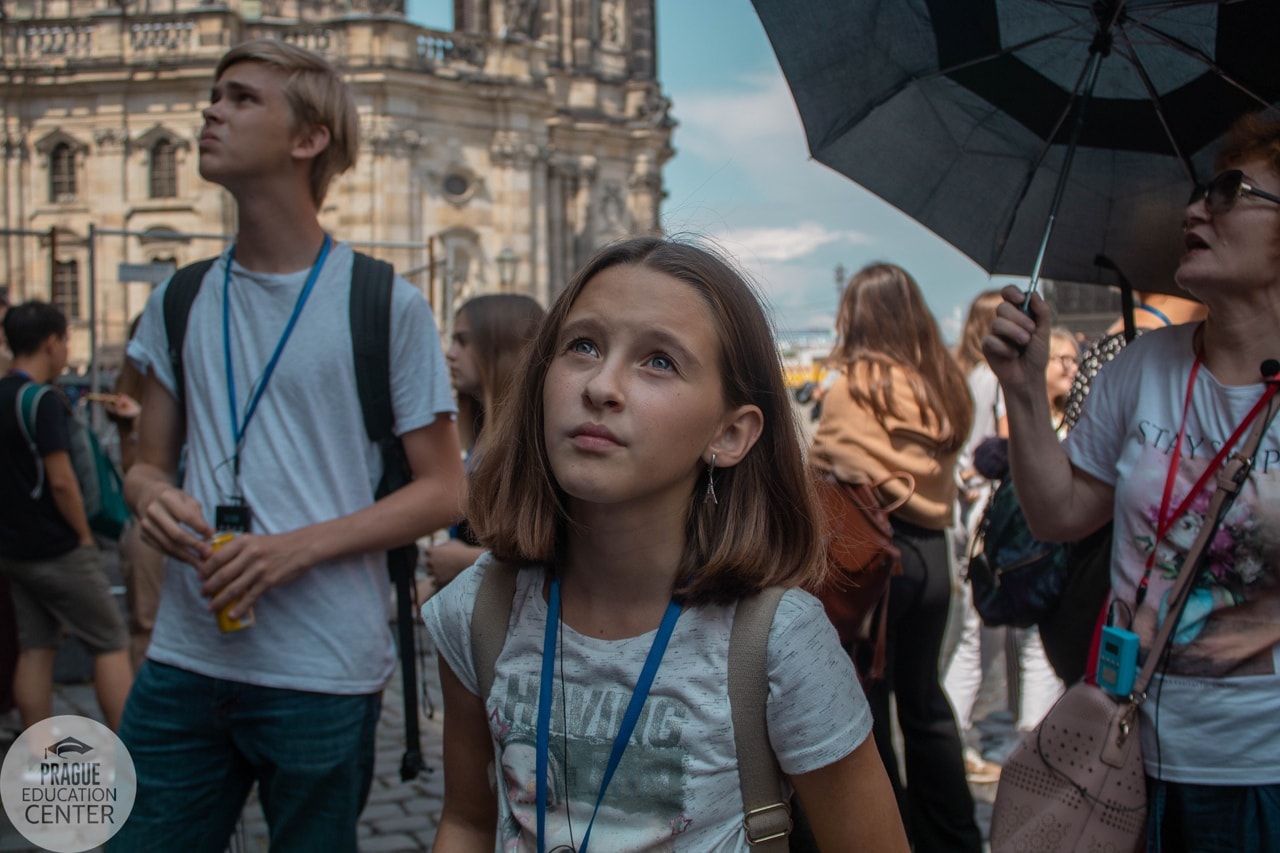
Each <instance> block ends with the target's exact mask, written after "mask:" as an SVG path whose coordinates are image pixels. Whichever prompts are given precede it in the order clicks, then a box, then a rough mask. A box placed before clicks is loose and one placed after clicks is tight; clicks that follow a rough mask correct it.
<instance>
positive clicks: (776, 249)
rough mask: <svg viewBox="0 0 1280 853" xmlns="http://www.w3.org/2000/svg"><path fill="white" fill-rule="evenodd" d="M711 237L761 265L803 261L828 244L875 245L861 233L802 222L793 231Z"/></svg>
mask: <svg viewBox="0 0 1280 853" xmlns="http://www.w3.org/2000/svg"><path fill="white" fill-rule="evenodd" d="M711 236H712V237H713V238H714V239H715V240H716V242H718V243H720V244H721V245H723V246H724V247H725V248H726V249H729V250H730V251H732V252H734V254H747V255H751V256H752V257H754V258H755V259H756V260H758V261H762V262H775V263H785V262H786V261H793V260H796V259H797V258H802V257H804V256H806V255H808V254H810V253H812V252H813V251H814V250H816V249H818V248H820V247H822V246H825V245H827V244H829V243H836V242H847V243H856V244H864V245H865V244H869V243H873V242H875V240H874V238H872V237H871V236H870V235H868V234H863V233H861V232H859V231H832V230H831V229H829V228H827V227H826V226H825V225H823V224H821V223H819V222H802V223H800V224H799V225H796V226H791V227H787V226H774V227H758V228H738V229H730V230H728V231H723V232H720V233H718V234H717V233H713V234H712V235H711Z"/></svg>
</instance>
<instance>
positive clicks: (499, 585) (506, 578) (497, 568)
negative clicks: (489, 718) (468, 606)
mask: <svg viewBox="0 0 1280 853" xmlns="http://www.w3.org/2000/svg"><path fill="white" fill-rule="evenodd" d="M519 571H520V570H519V569H518V568H516V567H515V566H513V565H511V564H510V563H504V562H501V561H498V560H493V561H492V562H490V563H489V565H488V566H486V567H485V570H484V576H483V577H481V578H480V589H479V590H477V591H476V601H475V605H474V607H473V608H472V611H471V659H472V661H473V662H474V664H475V668H476V683H477V684H478V685H479V686H480V699H481V701H485V700H487V699H488V698H489V692H490V691H491V690H492V689H493V678H494V667H495V666H496V665H497V663H498V655H500V654H502V647H503V646H504V645H506V642H507V627H508V626H509V625H510V624H511V607H512V604H513V600H514V599H515V595H516V575H517V574H518V573H519Z"/></svg>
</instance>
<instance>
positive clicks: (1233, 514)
mask: <svg viewBox="0 0 1280 853" xmlns="http://www.w3.org/2000/svg"><path fill="white" fill-rule="evenodd" d="M1194 331H1195V326H1194V325H1185V326H1175V327H1171V328H1167V329H1157V330H1155V331H1152V332H1148V333H1147V334H1145V335H1143V336H1142V337H1141V338H1139V339H1137V340H1136V341H1134V342H1133V343H1131V344H1130V345H1129V346H1127V347H1125V349H1124V350H1123V351H1122V352H1121V353H1120V354H1119V355H1118V356H1117V357H1116V359H1115V361H1113V362H1111V363H1110V364H1108V365H1106V366H1105V367H1104V368H1103V369H1102V371H1101V372H1100V373H1099V374H1098V375H1097V377H1096V378H1095V379H1094V382H1093V389H1092V391H1090V393H1089V396H1088V398H1087V399H1086V400H1085V404H1084V412H1083V416H1082V418H1081V420H1080V422H1079V423H1078V424H1077V425H1076V427H1075V429H1074V430H1072V432H1071V434H1070V435H1069V436H1067V439H1066V441H1065V446H1066V448H1067V452H1068V453H1069V455H1070V456H1071V461H1072V462H1073V463H1074V464H1075V465H1076V466H1078V467H1079V468H1081V469H1082V470H1084V471H1086V472H1088V473H1089V474H1092V475H1093V476H1095V477H1097V478H1098V479H1100V480H1102V481H1104V482H1106V483H1110V484H1112V485H1113V486H1114V487H1115V490H1116V509H1115V534H1114V539H1113V545H1112V572H1111V577H1112V587H1113V590H1114V595H1115V597H1116V598H1117V599H1118V600H1119V601H1123V602H1128V603H1129V604H1130V606H1132V604H1133V602H1134V601H1135V596H1136V593H1137V585H1138V583H1139V581H1140V580H1141V578H1142V575H1143V571H1144V568H1145V565H1146V558H1147V554H1148V553H1149V552H1150V550H1151V548H1152V542H1153V540H1154V538H1155V522H1156V516H1157V515H1158V513H1159V510H1160V501H1161V495H1162V494H1163V490H1164V482H1165V478H1166V476H1167V475H1168V471H1169V464H1170V459H1171V454H1172V450H1173V445H1174V442H1175V441H1176V439H1177V436H1178V429H1179V426H1180V424H1181V422H1182V416H1183V402H1184V400H1185V397H1186V389H1187V381H1188V379H1189V376H1190V372H1191V365H1192V363H1193V361H1194V358H1195V353H1194V351H1193V347H1192V336H1193V334H1194ZM1262 390H1263V386H1262V385H1261V383H1259V384H1254V385H1247V386H1242V387H1232V386H1226V385H1223V384H1222V383H1220V382H1219V381H1218V380H1217V379H1215V378H1214V376H1213V375H1212V374H1211V373H1210V372H1209V371H1208V369H1207V368H1204V367H1201V369H1200V373H1199V376H1198V377H1197V379H1196V383H1195V389H1194V392H1193V395H1192V399H1191V409H1190V411H1189V412H1188V414H1187V432H1186V439H1185V441H1184V443H1183V448H1182V453H1181V461H1180V463H1179V465H1178V472H1177V480H1176V485H1175V487H1174V490H1173V497H1172V501H1171V506H1170V511H1172V508H1173V507H1176V506H1177V505H1178V503H1180V502H1181V500H1182V498H1183V497H1184V496H1185V495H1186V494H1187V492H1188V491H1189V490H1190V488H1191V486H1192V485H1193V484H1194V482H1195V481H1196V479H1197V478H1198V477H1199V476H1200V474H1201V473H1202V472H1203V471H1204V470H1205V469H1206V468H1207V467H1208V465H1209V462H1210V460H1211V459H1212V458H1213V455H1214V453H1215V452H1216V451H1217V449H1218V448H1219V447H1221V446H1222V444H1223V442H1225V441H1226V439H1227V438H1228V437H1229V436H1230V435H1231V433H1232V431H1233V430H1234V429H1235V427H1236V426H1237V425H1238V424H1239V423H1240V422H1241V421H1242V420H1243V419H1244V417H1245V415H1246V414H1247V413H1248V411H1249V409H1250V408H1252V406H1253V405H1254V403H1255V402H1257V400H1258V398H1259V397H1260V396H1261V394H1262ZM1256 458H1257V466H1256V467H1255V468H1254V471H1253V473H1252V475H1251V476H1250V477H1249V480H1248V482H1247V483H1246V484H1245V486H1244V488H1243V489H1242V490H1241V492H1240V495H1239V497H1238V498H1237V499H1236V502H1235V504H1234V506H1233V507H1232V508H1231V511H1230V512H1229V513H1228V514H1227V516H1226V518H1225V520H1224V522H1223V524H1222V527H1221V530H1220V531H1219V533H1218V534H1217V535H1216V536H1215V537H1214V540H1213V541H1212V542H1211V543H1210V547H1209V549H1208V555H1207V557H1206V562H1205V564H1204V565H1203V566H1202V570H1201V579H1200V581H1199V583H1198V584H1197V587H1196V588H1195V589H1194V590H1193V592H1192V596H1191V599H1190V601H1189V603H1188V604H1187V608H1186V610H1185V611H1184V613H1183V616H1182V620H1181V621H1180V623H1179V629H1178V631H1177V632H1176V633H1175V634H1174V638H1173V641H1172V652H1171V655H1170V658H1169V664H1168V668H1167V672H1166V674H1165V676H1164V678H1163V679H1161V678H1160V676H1159V671H1157V676H1156V678H1155V680H1153V682H1152V686H1151V688H1150V689H1149V690H1148V699H1147V701H1146V703H1144V705H1143V706H1142V707H1143V714H1144V719H1143V724H1144V725H1143V729H1142V734H1143V758H1144V759H1145V761H1146V765H1147V772H1148V773H1149V774H1151V775H1152V776H1157V777H1159V778H1162V779H1167V780H1170V781H1174V782H1192V783H1200V784H1207V785H1251V784H1252V785H1259V784H1272V783H1276V782H1280V675H1278V674H1277V673H1280V667H1278V666H1277V664H1278V663H1280V571H1278V570H1277V567H1278V566H1280V423H1276V422H1273V423H1272V424H1271V427H1270V429H1269V430H1268V431H1267V433H1266V435H1264V436H1263V440H1262V444H1261V446H1260V447H1259V450H1258V454H1257V457H1256ZM1215 486H1216V483H1215V482H1214V481H1210V484H1209V485H1208V486H1207V487H1206V488H1205V490H1204V491H1203V493H1202V494H1201V495H1200V496H1199V497H1198V498H1196V499H1195V501H1194V502H1193V503H1192V505H1191V507H1190V509H1189V510H1188V512H1187V514H1186V515H1185V516H1184V518H1183V519H1182V520H1181V521H1179V522H1178V523H1176V524H1175V525H1174V527H1173V528H1172V530H1171V532H1170V534H1169V535H1168V536H1167V537H1166V539H1165V541H1164V542H1163V543H1161V544H1159V545H1157V546H1156V561H1155V566H1154V568H1153V570H1152V576H1151V582H1150V583H1151V586H1150V589H1149V591H1148V593H1147V597H1146V601H1145V603H1144V604H1143V605H1142V607H1141V608H1140V609H1139V610H1138V612H1137V613H1136V614H1135V619H1134V627H1133V630H1134V631H1136V632H1137V633H1138V635H1139V636H1140V637H1141V640H1142V647H1143V650H1144V653H1145V650H1146V649H1147V648H1148V647H1149V646H1150V644H1151V642H1152V641H1153V640H1154V639H1155V632H1156V629H1157V626H1158V621H1157V620H1158V618H1163V610H1162V605H1163V603H1164V601H1165V599H1166V596H1167V594H1168V592H1169V589H1170V587H1171V586H1172V584H1173V581H1174V579H1175V578H1176V577H1177V572H1178V569H1179V568H1180V567H1181V565H1182V559H1183V557H1184V556H1185V554H1186V549H1187V548H1188V547H1190V545H1191V543H1192V541H1193V540H1194V538H1195V535H1196V533H1197V532H1198V531H1199V529H1200V526H1201V524H1202V523H1203V522H1204V515H1203V514H1204V513H1205V512H1206V510H1207V508H1208V505H1209V500H1210V497H1211V496H1212V494H1213V489H1214V487H1215ZM1157 736H1158V741H1157Z"/></svg>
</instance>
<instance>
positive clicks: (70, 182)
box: [49, 142, 76, 202]
mask: <svg viewBox="0 0 1280 853" xmlns="http://www.w3.org/2000/svg"><path fill="white" fill-rule="evenodd" d="M75 196H76V152H75V149H74V148H72V147H71V146H70V145H68V144H67V143H65V142H59V143H58V144H57V145H55V146H53V150H52V151H50V152H49V201H52V202H59V201H67V200H69V199H73V198H75Z"/></svg>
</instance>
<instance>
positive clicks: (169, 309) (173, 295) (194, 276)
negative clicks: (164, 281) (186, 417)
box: [163, 258, 229, 414]
mask: <svg viewBox="0 0 1280 853" xmlns="http://www.w3.org/2000/svg"><path fill="white" fill-rule="evenodd" d="M215 260H217V259H216V258H205V259H204V260H202V261H196V262H195V263H193V264H188V265H187V266H185V267H183V268H182V269H180V270H178V271H177V272H175V273H174V274H173V275H172V276H170V277H169V286H168V287H166V288H165V291H164V297H163V298H164V332H165V338H166V340H167V341H168V343H169V365H170V366H171V367H172V368H173V390H174V391H175V392H176V393H175V394H174V396H175V397H177V399H178V405H179V408H181V409H182V411H183V413H184V414H185V413H186V406H185V405H184V403H183V401H184V399H185V394H186V387H187V377H186V373H185V372H184V371H183V365H182V346H183V344H184V343H185V342H186V340H187V321H188V320H189V319H190V317H191V306H192V304H193V303H194V302H195V301H196V295H197V294H198V293H199V292H200V285H201V284H203V283H204V276H205V273H207V272H208V271H209V268H210V267H211V266H213V262H214V261H215ZM228 263H229V261H228Z"/></svg>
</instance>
